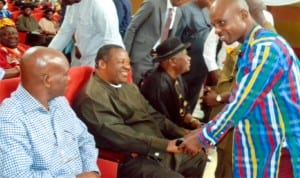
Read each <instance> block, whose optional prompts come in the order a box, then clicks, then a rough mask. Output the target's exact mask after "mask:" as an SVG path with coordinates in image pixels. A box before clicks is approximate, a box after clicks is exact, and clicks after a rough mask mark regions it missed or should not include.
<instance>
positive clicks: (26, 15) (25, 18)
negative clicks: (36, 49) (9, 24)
mask: <svg viewBox="0 0 300 178" xmlns="http://www.w3.org/2000/svg"><path fill="white" fill-rule="evenodd" d="M21 9H22V15H20V16H19V17H18V18H17V21H16V25H17V28H18V31H21V32H28V33H39V32H40V29H39V24H38V22H37V21H36V20H35V18H34V17H33V16H32V15H31V12H32V10H33V9H34V5H33V4H30V3H25V4H23V5H22V7H21Z"/></svg>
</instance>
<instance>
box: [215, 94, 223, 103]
mask: <svg viewBox="0 0 300 178" xmlns="http://www.w3.org/2000/svg"><path fill="white" fill-rule="evenodd" d="M216 101H217V102H218V103H221V102H222V96H221V95H220V94H217V96H216Z"/></svg>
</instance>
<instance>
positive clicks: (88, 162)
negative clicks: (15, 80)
mask: <svg viewBox="0 0 300 178" xmlns="http://www.w3.org/2000/svg"><path fill="white" fill-rule="evenodd" d="M68 70H69V64H68V61H67V59H66V58H65V56H64V55H63V54H62V53H60V52H58V51H55V50H53V49H49V48H45V47H33V48H30V49H28V50H27V51H26V53H25V54H24V55H23V57H22V60H21V75H22V77H21V84H20V85H19V86H18V88H17V90H16V91H15V92H14V93H13V94H12V96H11V98H9V99H7V100H5V101H4V102H3V103H2V104H1V105H0V113H1V115H0V150H1V151H0V160H1V162H0V177H32V178H40V177H64V178H69V177H70V178H71V177H76V178H99V170H98V167H97V164H96V160H97V155H98V151H97V149H96V148H95V141H94V138H93V136H92V135H90V134H89V133H88V131H87V128H86V126H85V125H84V124H83V123H82V122H81V121H80V119H79V118H78V117H77V116H76V114H75V113H74V112H73V110H72V109H71V108H70V106H69V103H68V101H67V100H66V98H65V97H63V95H64V93H65V90H66V86H67V83H68V81H69V75H68Z"/></svg>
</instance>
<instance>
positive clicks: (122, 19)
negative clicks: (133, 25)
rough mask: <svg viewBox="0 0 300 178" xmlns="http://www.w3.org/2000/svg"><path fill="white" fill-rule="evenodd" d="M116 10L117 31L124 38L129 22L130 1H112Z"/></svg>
mask: <svg viewBox="0 0 300 178" xmlns="http://www.w3.org/2000/svg"><path fill="white" fill-rule="evenodd" d="M113 1H114V3H115V6H116V9H117V13H118V19H119V31H120V34H121V36H122V37H124V35H125V32H126V30H127V27H128V25H129V23H130V21H131V16H132V14H131V1H130V0H113Z"/></svg>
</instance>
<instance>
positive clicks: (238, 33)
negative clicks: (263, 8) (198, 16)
mask: <svg viewBox="0 0 300 178" xmlns="http://www.w3.org/2000/svg"><path fill="white" fill-rule="evenodd" d="M225 1H226V0H225ZM237 1H239V0H237ZM210 19H211V22H212V24H213V25H214V27H215V32H216V34H217V35H218V36H219V37H220V40H222V41H224V42H225V43H226V44H232V43H233V42H235V41H238V42H243V40H244V38H245V37H246V35H247V34H248V30H249V23H247V20H248V11H247V10H246V9H243V8H241V7H240V6H238V5H237V3H228V1H227V3H226V2H225V3H224V2H223V1H222V0H217V1H216V2H215V3H214V4H213V5H212V8H211V14H210Z"/></svg>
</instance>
